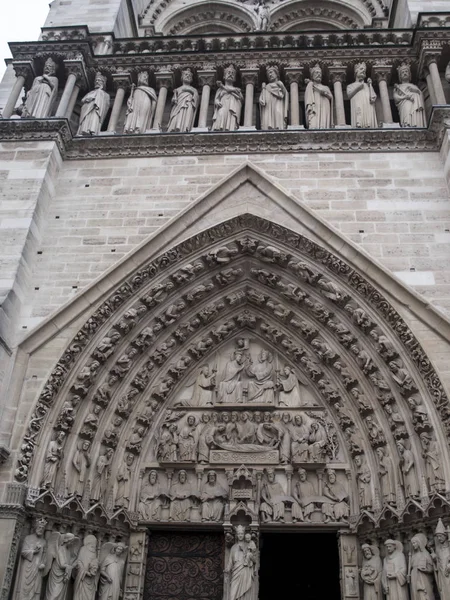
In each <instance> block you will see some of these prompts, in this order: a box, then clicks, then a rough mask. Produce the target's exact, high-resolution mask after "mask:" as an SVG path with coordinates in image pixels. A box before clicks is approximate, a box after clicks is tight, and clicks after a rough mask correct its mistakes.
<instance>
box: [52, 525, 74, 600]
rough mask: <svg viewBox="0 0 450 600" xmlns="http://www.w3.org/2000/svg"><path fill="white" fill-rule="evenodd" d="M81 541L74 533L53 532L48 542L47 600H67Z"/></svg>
mask: <svg viewBox="0 0 450 600" xmlns="http://www.w3.org/2000/svg"><path fill="white" fill-rule="evenodd" d="M79 542H80V539H79V538H78V537H76V536H75V535H73V533H59V532H53V533H52V534H51V536H50V538H49V540H48V551H47V561H46V572H45V574H47V573H48V579H47V588H46V591H45V600H65V599H66V595H67V590H68V587H69V583H70V579H71V577H72V570H73V568H74V566H75V561H76V558H77V554H78V549H79Z"/></svg>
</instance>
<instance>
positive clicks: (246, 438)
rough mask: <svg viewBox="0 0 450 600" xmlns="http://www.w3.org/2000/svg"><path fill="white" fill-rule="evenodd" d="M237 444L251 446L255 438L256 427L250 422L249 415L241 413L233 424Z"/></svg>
mask: <svg viewBox="0 0 450 600" xmlns="http://www.w3.org/2000/svg"><path fill="white" fill-rule="evenodd" d="M234 429H235V431H236V441H237V443H238V444H253V443H254V442H255V438H256V431H257V426H256V424H255V423H252V421H251V420H250V413H248V412H247V411H245V412H243V413H241V415H240V419H239V420H236V422H235V424H234Z"/></svg>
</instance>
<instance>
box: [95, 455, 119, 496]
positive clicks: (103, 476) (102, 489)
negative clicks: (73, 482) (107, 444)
mask: <svg viewBox="0 0 450 600" xmlns="http://www.w3.org/2000/svg"><path fill="white" fill-rule="evenodd" d="M113 457H114V450H113V449H112V448H108V449H107V450H106V452H105V453H104V454H100V456H99V457H98V458H97V462H96V464H95V466H94V470H93V473H92V489H91V498H92V500H105V494H106V488H107V487H108V480H109V477H110V475H111V473H110V466H111V462H112V459H113Z"/></svg>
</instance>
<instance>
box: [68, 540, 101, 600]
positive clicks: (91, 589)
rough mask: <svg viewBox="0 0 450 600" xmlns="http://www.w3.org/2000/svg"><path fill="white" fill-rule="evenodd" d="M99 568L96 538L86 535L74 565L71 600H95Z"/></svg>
mask: <svg viewBox="0 0 450 600" xmlns="http://www.w3.org/2000/svg"><path fill="white" fill-rule="evenodd" d="M99 568H100V564H99V561H98V559H97V538H96V537H95V535H87V536H86V537H85V538H84V540H83V546H82V548H81V549H80V552H79V554H78V557H77V561H76V563H75V570H76V577H75V582H74V587H73V600H95V593H96V591H97V583H98V574H99Z"/></svg>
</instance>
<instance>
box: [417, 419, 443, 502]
mask: <svg viewBox="0 0 450 600" xmlns="http://www.w3.org/2000/svg"><path fill="white" fill-rule="evenodd" d="M420 441H421V443H422V455H423V457H424V459H425V467H426V473H427V481H428V485H429V488H430V490H432V491H436V492H441V491H442V490H444V489H445V477H444V473H443V470H442V457H441V451H440V448H439V444H438V443H437V441H436V440H434V439H433V438H432V436H431V434H430V433H428V432H427V431H424V432H422V433H421V434H420Z"/></svg>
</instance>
